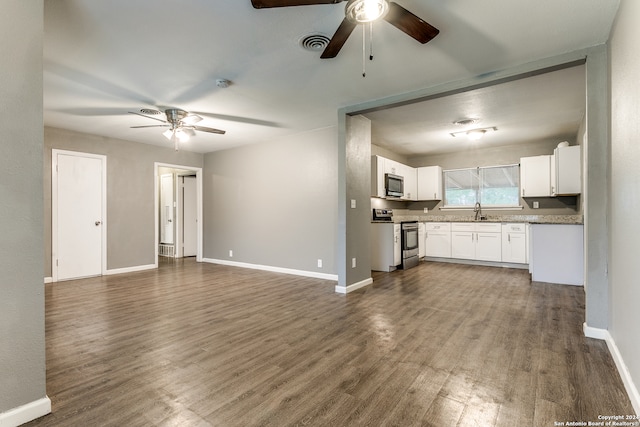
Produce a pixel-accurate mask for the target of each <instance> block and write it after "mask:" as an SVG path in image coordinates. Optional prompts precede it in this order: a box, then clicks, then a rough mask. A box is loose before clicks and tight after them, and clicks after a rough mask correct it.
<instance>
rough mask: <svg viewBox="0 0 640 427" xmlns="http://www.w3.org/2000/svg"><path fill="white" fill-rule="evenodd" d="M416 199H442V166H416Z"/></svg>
mask: <svg viewBox="0 0 640 427" xmlns="http://www.w3.org/2000/svg"><path fill="white" fill-rule="evenodd" d="M418 200H442V168H441V167H440V166H425V167H421V168H418Z"/></svg>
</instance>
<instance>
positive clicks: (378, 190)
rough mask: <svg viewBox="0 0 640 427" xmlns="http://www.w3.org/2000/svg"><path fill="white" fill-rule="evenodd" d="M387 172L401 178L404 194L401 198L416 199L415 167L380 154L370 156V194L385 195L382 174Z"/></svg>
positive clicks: (416, 177) (374, 195)
mask: <svg viewBox="0 0 640 427" xmlns="http://www.w3.org/2000/svg"><path fill="white" fill-rule="evenodd" d="M387 173H389V174H392V175H398V176H401V177H402V178H403V182H404V196H403V197H402V198H401V199H402V200H418V173H417V171H416V168H412V167H411V166H407V165H404V164H402V163H400V162H396V161H395V160H391V159H387V158H385V157H382V156H372V157H371V195H372V196H373V197H381V198H385V197H386V194H387V193H386V191H385V183H384V175H385V174H387Z"/></svg>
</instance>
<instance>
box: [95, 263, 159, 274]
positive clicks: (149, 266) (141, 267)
mask: <svg viewBox="0 0 640 427" xmlns="http://www.w3.org/2000/svg"><path fill="white" fill-rule="evenodd" d="M154 268H158V266H157V265H155V264H147V265H135V266H133V267H124V268H113V269H110V270H107V271H106V272H105V276H110V275H112V274H122V273H135V272H136V271H144V270H153V269H154Z"/></svg>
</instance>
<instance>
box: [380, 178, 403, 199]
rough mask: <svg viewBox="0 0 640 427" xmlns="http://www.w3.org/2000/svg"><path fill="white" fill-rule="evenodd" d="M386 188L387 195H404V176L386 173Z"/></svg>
mask: <svg viewBox="0 0 640 427" xmlns="http://www.w3.org/2000/svg"><path fill="white" fill-rule="evenodd" d="M384 188H385V193H386V195H387V197H402V196H404V178H403V177H401V176H400V175H393V174H390V173H385V174H384Z"/></svg>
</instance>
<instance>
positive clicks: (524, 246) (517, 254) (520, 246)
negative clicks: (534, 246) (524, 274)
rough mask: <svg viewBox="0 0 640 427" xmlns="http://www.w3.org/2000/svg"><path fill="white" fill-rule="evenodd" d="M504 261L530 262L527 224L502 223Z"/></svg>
mask: <svg viewBox="0 0 640 427" xmlns="http://www.w3.org/2000/svg"><path fill="white" fill-rule="evenodd" d="M502 261H503V262H512V263H517V264H526V263H528V262H529V256H528V243H527V225H526V224H502Z"/></svg>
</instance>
